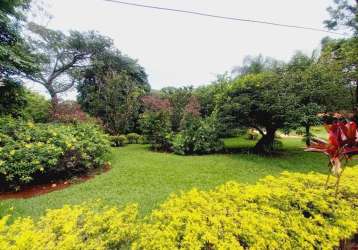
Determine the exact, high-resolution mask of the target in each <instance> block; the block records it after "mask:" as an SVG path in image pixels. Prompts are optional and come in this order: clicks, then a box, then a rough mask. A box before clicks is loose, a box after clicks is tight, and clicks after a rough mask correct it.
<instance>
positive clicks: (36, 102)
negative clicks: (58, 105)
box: [22, 90, 51, 123]
mask: <svg viewBox="0 0 358 250" xmlns="http://www.w3.org/2000/svg"><path fill="white" fill-rule="evenodd" d="M25 97H26V100H27V105H26V106H25V108H24V109H23V111H22V117H23V118H24V119H26V120H32V121H34V122H36V123H39V122H41V123H45V122H48V121H49V120H50V110H51V103H50V101H48V100H46V99H45V97H43V96H42V95H39V94H37V93H34V92H31V91H28V90H27V91H26V95H25Z"/></svg>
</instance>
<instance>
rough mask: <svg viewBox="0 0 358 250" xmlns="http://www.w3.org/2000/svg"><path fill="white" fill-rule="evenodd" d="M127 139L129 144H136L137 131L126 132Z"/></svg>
mask: <svg viewBox="0 0 358 250" xmlns="http://www.w3.org/2000/svg"><path fill="white" fill-rule="evenodd" d="M127 139H128V143H129V144H138V143H139V139H140V135H138V134H137V133H129V134H127Z"/></svg>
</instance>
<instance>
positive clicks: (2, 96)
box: [0, 77, 27, 117]
mask: <svg viewBox="0 0 358 250" xmlns="http://www.w3.org/2000/svg"><path fill="white" fill-rule="evenodd" d="M0 78H1V77H0ZM25 94H26V90H25V88H24V87H23V86H22V85H21V83H19V82H16V81H13V80H4V79H0V116H4V115H11V116H12V117H20V116H21V115H22V110H23V109H24V108H25V107H26V105H27V100H26V95H25Z"/></svg>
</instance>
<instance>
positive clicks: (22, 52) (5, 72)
mask: <svg viewBox="0 0 358 250" xmlns="http://www.w3.org/2000/svg"><path fill="white" fill-rule="evenodd" d="M29 3H30V1H29V0H15V1H14V0H3V1H1V3H0V78H5V79H11V78H12V77H13V76H14V75H18V74H20V73H27V74H31V73H33V72H34V71H35V70H36V67H35V66H34V64H33V58H32V56H31V54H30V53H29V51H28V49H27V48H26V45H25V44H24V41H23V39H22V38H21V36H20V30H21V26H22V25H21V21H22V20H23V19H24V15H23V13H22V12H23V11H24V10H26V9H28V7H29Z"/></svg>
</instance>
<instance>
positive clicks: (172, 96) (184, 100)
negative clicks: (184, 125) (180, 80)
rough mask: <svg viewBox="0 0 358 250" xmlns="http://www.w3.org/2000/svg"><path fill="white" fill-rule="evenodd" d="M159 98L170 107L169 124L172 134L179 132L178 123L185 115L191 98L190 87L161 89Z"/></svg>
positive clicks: (191, 89) (191, 91) (191, 90)
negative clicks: (165, 101)
mask: <svg viewBox="0 0 358 250" xmlns="http://www.w3.org/2000/svg"><path fill="white" fill-rule="evenodd" d="M160 92H161V97H162V98H163V99H166V100H168V101H169V103H170V106H171V110H170V111H171V112H170V122H171V126H172V131H173V132H178V131H179V130H180V122H181V120H182V119H183V116H184V114H185V108H186V106H187V104H188V102H189V100H190V98H191V96H192V93H193V88H192V87H181V88H174V87H168V88H163V89H162V90H161V91H160Z"/></svg>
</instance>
